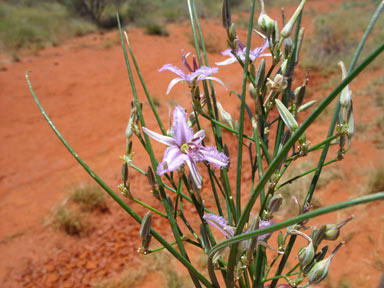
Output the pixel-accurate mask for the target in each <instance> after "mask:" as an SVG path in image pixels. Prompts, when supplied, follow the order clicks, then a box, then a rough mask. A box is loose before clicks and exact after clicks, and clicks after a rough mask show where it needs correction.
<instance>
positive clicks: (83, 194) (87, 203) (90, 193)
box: [69, 183, 108, 212]
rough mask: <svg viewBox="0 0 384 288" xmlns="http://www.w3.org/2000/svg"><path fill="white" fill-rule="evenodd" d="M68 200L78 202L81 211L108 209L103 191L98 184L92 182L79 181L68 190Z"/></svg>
mask: <svg viewBox="0 0 384 288" xmlns="http://www.w3.org/2000/svg"><path fill="white" fill-rule="evenodd" d="M69 200H70V201H73V202H75V203H77V204H79V205H80V207H81V209H82V210H83V211H95V210H97V211H100V212H107V211H108V206H107V201H106V195H105V193H104V191H103V190H102V189H101V188H100V186H99V185H96V184H93V183H92V184H91V183H81V184H79V185H76V186H74V187H73V188H72V189H71V191H70V195H69Z"/></svg>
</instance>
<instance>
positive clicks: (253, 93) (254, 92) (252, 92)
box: [248, 83, 258, 99]
mask: <svg viewBox="0 0 384 288" xmlns="http://www.w3.org/2000/svg"><path fill="white" fill-rule="evenodd" d="M248 92H249V95H251V97H252V99H256V97H257V95H258V94H257V90H256V88H255V86H253V84H252V83H249V86H248Z"/></svg>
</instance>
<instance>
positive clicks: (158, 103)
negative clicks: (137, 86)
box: [152, 97, 161, 108]
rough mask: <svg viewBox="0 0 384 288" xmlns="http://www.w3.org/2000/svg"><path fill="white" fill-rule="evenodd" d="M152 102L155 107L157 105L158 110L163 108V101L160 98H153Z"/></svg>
mask: <svg viewBox="0 0 384 288" xmlns="http://www.w3.org/2000/svg"><path fill="white" fill-rule="evenodd" d="M152 101H153V105H155V106H156V107H157V108H160V107H161V100H160V98H157V97H153V98H152Z"/></svg>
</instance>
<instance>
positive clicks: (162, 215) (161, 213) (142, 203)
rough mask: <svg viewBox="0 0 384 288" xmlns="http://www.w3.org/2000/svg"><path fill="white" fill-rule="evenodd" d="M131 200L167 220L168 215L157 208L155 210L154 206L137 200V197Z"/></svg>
mask: <svg viewBox="0 0 384 288" xmlns="http://www.w3.org/2000/svg"><path fill="white" fill-rule="evenodd" d="M129 199H131V200H132V201H133V202H136V203H137V204H139V205H141V206H143V207H145V208H147V209H148V210H151V211H152V212H154V213H156V214H158V215H160V216H161V217H164V218H167V215H166V214H164V213H163V212H161V211H159V210H157V209H156V208H153V207H152V206H150V205H148V204H146V203H144V202H143V201H140V200H139V199H137V198H135V197H131V198H129Z"/></svg>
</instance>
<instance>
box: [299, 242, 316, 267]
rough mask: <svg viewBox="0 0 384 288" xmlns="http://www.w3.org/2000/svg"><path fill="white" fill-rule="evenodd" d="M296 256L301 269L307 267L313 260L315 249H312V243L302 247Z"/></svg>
mask: <svg viewBox="0 0 384 288" xmlns="http://www.w3.org/2000/svg"><path fill="white" fill-rule="evenodd" d="M297 256H298V258H299V262H300V265H301V267H305V266H307V265H309V264H310V263H311V262H312V260H313V259H314V258H315V248H314V247H313V243H312V241H311V242H310V243H309V244H308V246H306V247H302V248H301V249H300V251H299V253H298V255H297Z"/></svg>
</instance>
